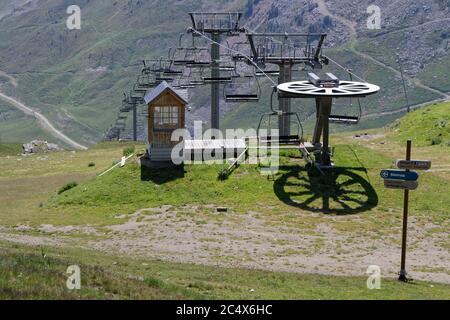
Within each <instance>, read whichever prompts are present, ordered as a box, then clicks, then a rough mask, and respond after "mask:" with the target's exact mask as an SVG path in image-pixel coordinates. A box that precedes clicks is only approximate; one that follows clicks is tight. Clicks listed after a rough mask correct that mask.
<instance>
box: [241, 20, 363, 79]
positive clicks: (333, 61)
mask: <svg viewBox="0 0 450 320" xmlns="http://www.w3.org/2000/svg"><path fill="white" fill-rule="evenodd" d="M244 27H245V25H244ZM245 28H246V29H247V30H249V31H250V32H253V33H256V32H255V31H254V30H251V29H250V28H248V27H245ZM266 38H270V40H272V41H274V42H278V43H279V44H281V43H282V42H281V41H279V40H276V39H274V38H273V37H266ZM288 46H290V44H288ZM292 49H295V48H293V47H292ZM327 59H328V60H329V61H331V62H332V63H334V64H335V65H336V66H338V67H339V68H341V69H342V70H344V71H346V72H348V73H349V74H351V75H353V76H354V77H355V78H357V79H359V80H361V81H362V82H365V83H367V81H366V80H365V79H363V78H361V77H359V76H358V75H357V74H355V73H353V72H351V71H350V70H349V69H348V68H345V67H344V66H342V65H341V64H339V63H338V62H336V61H335V60H333V59H331V58H330V57H327Z"/></svg>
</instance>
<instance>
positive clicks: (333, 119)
mask: <svg viewBox="0 0 450 320" xmlns="http://www.w3.org/2000/svg"><path fill="white" fill-rule="evenodd" d="M347 71H348V74H349V76H350V81H353V76H352V72H351V70H350V69H349V70H347ZM356 100H357V102H358V109H359V113H358V115H357V116H349V115H330V116H329V117H328V120H329V122H330V123H334V124H343V125H356V124H358V123H359V121H360V120H361V116H362V107H361V101H360V100H359V98H356ZM333 104H334V102H333ZM350 109H353V99H352V98H350Z"/></svg>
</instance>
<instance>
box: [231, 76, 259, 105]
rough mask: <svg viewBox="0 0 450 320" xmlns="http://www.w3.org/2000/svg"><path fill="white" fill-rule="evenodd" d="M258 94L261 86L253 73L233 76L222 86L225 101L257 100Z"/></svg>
mask: <svg viewBox="0 0 450 320" xmlns="http://www.w3.org/2000/svg"><path fill="white" fill-rule="evenodd" d="M260 95H261V87H260V85H259V81H258V79H257V77H256V76H255V75H248V76H241V77H238V78H234V79H233V82H231V83H227V84H225V86H224V87H223V96H224V98H225V101H226V102H258V101H259V98H260Z"/></svg>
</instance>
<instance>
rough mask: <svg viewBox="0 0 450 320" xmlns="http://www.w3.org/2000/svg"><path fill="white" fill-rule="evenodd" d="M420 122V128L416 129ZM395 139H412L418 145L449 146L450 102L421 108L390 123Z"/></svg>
mask: <svg viewBox="0 0 450 320" xmlns="http://www.w3.org/2000/svg"><path fill="white" fill-rule="evenodd" d="M418 124H420V126H421V130H417V125H418ZM392 128H393V129H394V130H395V131H396V132H397V137H396V139H397V141H401V140H406V139H408V138H410V139H413V140H414V142H415V144H416V145H418V146H429V145H440V144H442V145H444V146H446V147H449V146H450V102H447V103H440V104H435V105H431V106H428V107H426V108H421V109H420V110H417V111H415V112H412V113H410V114H408V115H407V116H405V117H403V118H401V119H400V120H398V121H396V122H395V123H393V124H392Z"/></svg>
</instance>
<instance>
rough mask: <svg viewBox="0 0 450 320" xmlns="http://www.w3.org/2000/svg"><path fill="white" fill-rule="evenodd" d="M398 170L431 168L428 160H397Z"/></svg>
mask: <svg viewBox="0 0 450 320" xmlns="http://www.w3.org/2000/svg"><path fill="white" fill-rule="evenodd" d="M396 165H397V168H399V169H415V170H428V169H430V168H431V161H430V160H397V162H396Z"/></svg>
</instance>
